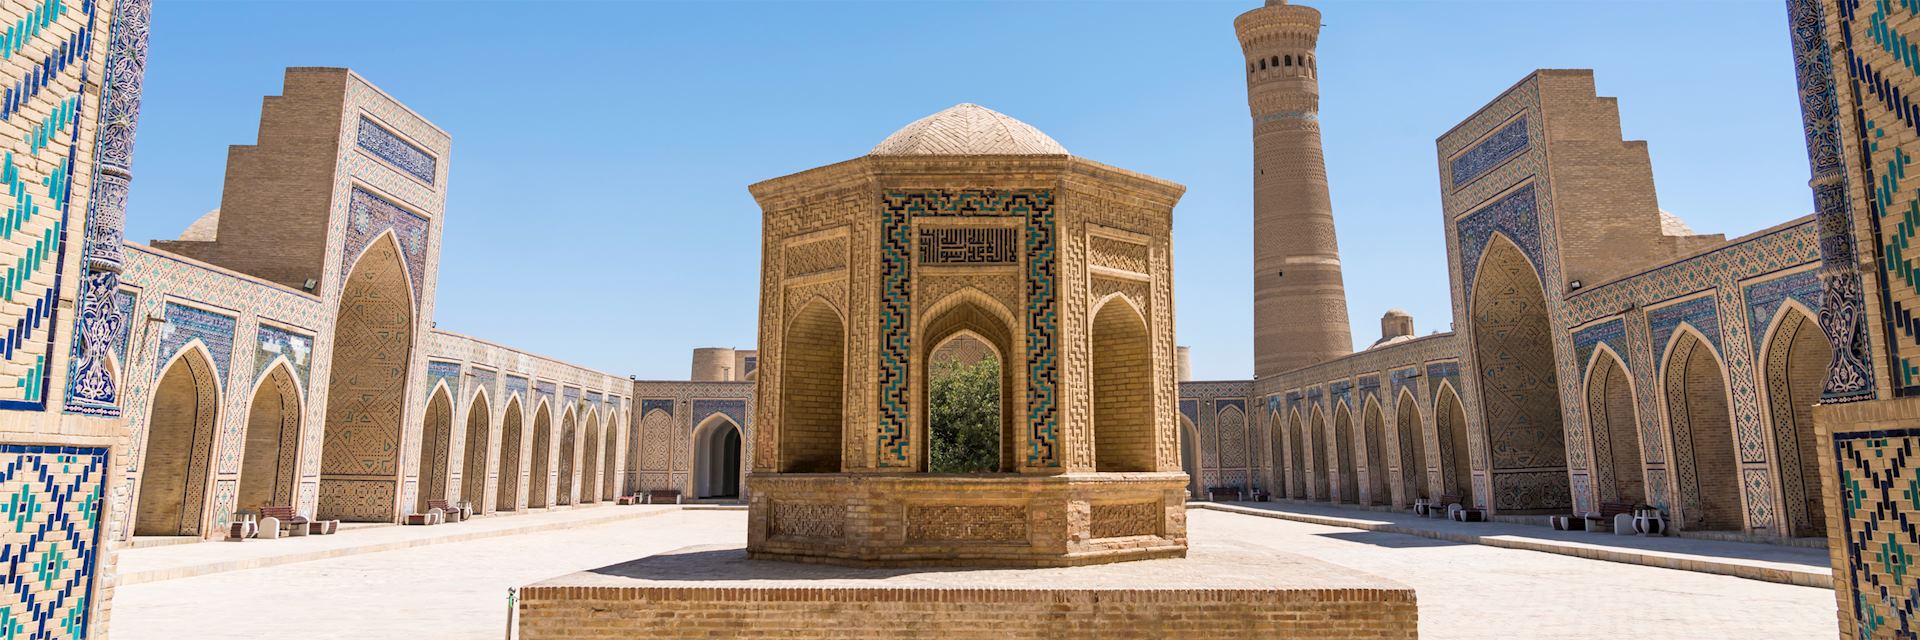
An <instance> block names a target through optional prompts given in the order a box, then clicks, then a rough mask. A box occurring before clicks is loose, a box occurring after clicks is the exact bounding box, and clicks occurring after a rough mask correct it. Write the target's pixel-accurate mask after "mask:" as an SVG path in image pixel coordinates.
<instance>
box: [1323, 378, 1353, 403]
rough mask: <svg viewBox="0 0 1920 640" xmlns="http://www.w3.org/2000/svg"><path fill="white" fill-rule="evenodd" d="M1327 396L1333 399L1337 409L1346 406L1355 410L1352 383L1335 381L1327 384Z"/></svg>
mask: <svg viewBox="0 0 1920 640" xmlns="http://www.w3.org/2000/svg"><path fill="white" fill-rule="evenodd" d="M1327 395H1328V396H1329V397H1331V398H1332V400H1333V405H1334V406H1335V407H1338V406H1340V405H1342V404H1345V405H1347V406H1348V407H1349V408H1353V382H1352V381H1348V380H1335V381H1333V382H1329V383H1327Z"/></svg>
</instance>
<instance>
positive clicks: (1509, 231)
mask: <svg viewBox="0 0 1920 640" xmlns="http://www.w3.org/2000/svg"><path fill="white" fill-rule="evenodd" d="M1515 124H1519V125H1521V126H1525V125H1526V119H1525V118H1521V119H1520V120H1519V121H1517V122H1516V123H1515ZM1458 225H1459V229H1460V232H1459V233H1460V274H1461V279H1460V281H1461V282H1463V283H1465V284H1466V286H1467V299H1469V300H1471V299H1473V298H1472V296H1473V288H1474V286H1475V285H1476V284H1478V283H1477V282H1476V281H1475V280H1474V275H1475V274H1476V273H1478V272H1479V266H1480V259H1481V257H1482V256H1481V253H1482V251H1483V250H1485V249H1486V247H1487V245H1489V244H1491V243H1492V242H1493V234H1494V233H1499V234H1501V235H1504V236H1506V237H1507V239H1509V240H1512V241H1513V244H1514V245H1516V246H1518V247H1519V249H1520V253H1521V255H1524V256H1526V258H1527V262H1529V263H1532V265H1533V268H1534V270H1535V271H1536V272H1539V271H1541V266H1540V260H1541V255H1540V224H1539V221H1538V215H1537V213H1536V211H1535V209H1534V193H1533V185H1532V184H1531V183H1529V184H1527V185H1526V186H1523V187H1521V188H1519V189H1517V190H1515V191H1514V192H1513V193H1510V194H1507V195H1506V196H1504V197H1502V198H1500V199H1499V200H1496V201H1494V203H1493V204H1489V205H1487V206H1484V207H1481V208H1479V209H1478V210H1475V211H1474V212H1473V213H1469V214H1467V215H1466V216H1463V217H1461V218H1460V222H1459V223H1458Z"/></svg>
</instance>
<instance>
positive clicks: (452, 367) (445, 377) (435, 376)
mask: <svg viewBox="0 0 1920 640" xmlns="http://www.w3.org/2000/svg"><path fill="white" fill-rule="evenodd" d="M441 382H445V383H447V393H448V394H449V395H448V397H450V398H458V397H460V363H458V362H442V361H439V360H428V361H427V381H426V383H425V384H422V385H420V386H421V387H423V388H424V389H425V391H424V393H425V394H426V396H427V397H429V398H431V397H432V396H433V392H434V387H435V386H437V385H438V384H439V383H441Z"/></svg>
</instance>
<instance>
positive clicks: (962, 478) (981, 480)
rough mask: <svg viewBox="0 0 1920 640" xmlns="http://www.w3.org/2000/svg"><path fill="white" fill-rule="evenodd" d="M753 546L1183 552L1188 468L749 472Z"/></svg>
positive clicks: (1097, 555)
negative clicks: (1040, 471)
mask: <svg viewBox="0 0 1920 640" xmlns="http://www.w3.org/2000/svg"><path fill="white" fill-rule="evenodd" d="M747 485H748V487H750V494H751V495H752V496H753V499H752V501H751V502H749V503H748V521H747V532H748V533H747V551H748V553H749V554H750V555H751V556H752V557H754V558H759V559H779V560H795V561H801V562H827V563H835V564H846V565H861V566H894V567H917V566H1000V567H1059V566H1074V565H1085V564H1099V563H1104V562H1119V561H1123V560H1144V559H1149V558H1177V557H1183V556H1185V555H1186V551H1187V517H1186V485H1187V476H1186V474H1183V473H1177V472H1176V473H1082V474H1062V475H1048V476H1027V475H1014V474H1005V475H931V474H898V473H894V474H877V473H869V474H853V473H847V474H841V473H820V474H811V473H809V474H800V473H787V474H771V473H763V474H752V475H749V476H748V477H747Z"/></svg>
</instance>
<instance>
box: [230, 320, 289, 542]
mask: <svg viewBox="0 0 1920 640" xmlns="http://www.w3.org/2000/svg"><path fill="white" fill-rule="evenodd" d="M249 397H250V398H251V400H249V401H248V404H247V423H246V429H247V430H246V432H245V435H244V436H243V438H242V445H241V447H242V452H241V458H240V487H239V493H238V494H237V495H236V496H235V500H236V503H235V505H234V506H235V508H236V509H238V510H243V511H244V510H258V509H259V508H261V507H264V506H292V505H293V504H294V501H295V498H296V493H297V492H298V490H299V485H300V453H299V452H300V439H301V433H300V423H301V417H302V416H304V415H306V409H305V407H306V398H305V396H304V394H302V393H301V389H300V383H299V379H298V377H297V376H295V374H294V372H293V367H292V365H291V364H290V363H288V362H287V359H286V358H285V357H280V358H275V359H274V361H273V363H272V364H270V365H267V372H266V374H265V375H262V376H260V378H259V380H257V381H256V382H255V383H254V388H253V393H252V394H251V395H250V396H249Z"/></svg>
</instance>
